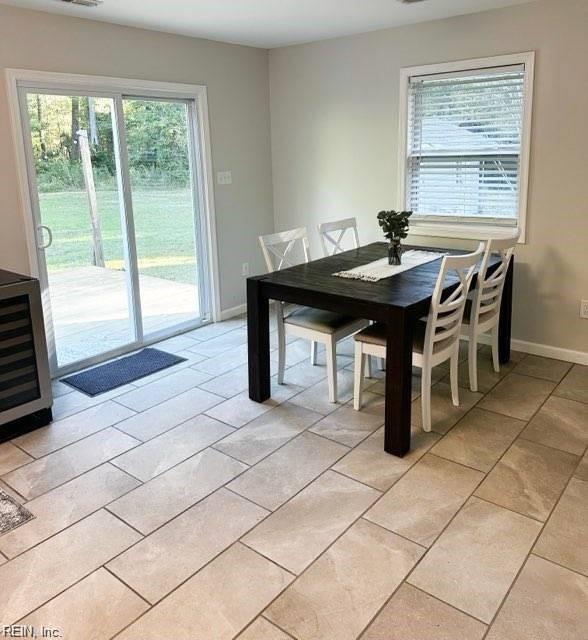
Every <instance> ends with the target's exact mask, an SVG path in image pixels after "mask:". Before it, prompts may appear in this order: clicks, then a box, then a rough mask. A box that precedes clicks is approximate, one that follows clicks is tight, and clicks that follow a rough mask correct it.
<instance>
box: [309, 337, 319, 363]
mask: <svg viewBox="0 0 588 640" xmlns="http://www.w3.org/2000/svg"><path fill="white" fill-rule="evenodd" d="M317 356H318V342H315V341H314V340H312V341H311V343H310V364H311V366H313V367H314V366H315V365H316V361H317Z"/></svg>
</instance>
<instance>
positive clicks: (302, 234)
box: [259, 227, 310, 272]
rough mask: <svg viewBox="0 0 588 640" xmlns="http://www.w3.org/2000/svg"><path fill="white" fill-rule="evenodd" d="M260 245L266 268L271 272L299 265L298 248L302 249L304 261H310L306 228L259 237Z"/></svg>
mask: <svg viewBox="0 0 588 640" xmlns="http://www.w3.org/2000/svg"><path fill="white" fill-rule="evenodd" d="M259 244H260V245H261V250H262V252H263V257H264V258H265V264H266V267H267V268H268V271H270V272H271V271H279V270H280V269H285V268H286V267H294V266H296V265H297V264H299V260H298V259H297V258H298V257H300V254H299V253H298V254H297V248H298V246H301V247H302V257H303V259H304V261H305V262H309V261H310V253H309V248H308V236H307V234H306V227H299V228H298V229H290V230H289V231H280V232H278V233H270V234H269V235H267V236H259Z"/></svg>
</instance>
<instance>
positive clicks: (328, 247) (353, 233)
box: [313, 218, 385, 378]
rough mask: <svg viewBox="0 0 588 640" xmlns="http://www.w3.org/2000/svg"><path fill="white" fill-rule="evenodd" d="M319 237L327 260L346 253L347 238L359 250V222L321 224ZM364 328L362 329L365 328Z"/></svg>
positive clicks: (369, 363)
mask: <svg viewBox="0 0 588 640" xmlns="http://www.w3.org/2000/svg"><path fill="white" fill-rule="evenodd" d="M317 229H318V232H319V237H320V239H321V245H322V248H323V255H324V256H325V258H327V257H329V256H334V255H336V254H338V253H343V251H346V250H347V249H346V248H345V245H344V244H343V243H344V242H345V243H346V244H347V237H350V238H351V242H349V243H348V244H351V245H352V246H351V248H352V249H358V248H359V233H358V231H357V220H356V219H355V218H343V219H342V220H333V221H332V222H321V224H319V225H318V226H317ZM370 324H371V323H370V321H369V320H366V322H365V325H364V327H368V326H369V325H370ZM364 327H362V329H363V328H364ZM313 353H314V354H315V355H314V356H313V357H314V358H316V344H315V346H313ZM378 366H379V369H380V370H381V371H383V370H384V368H385V367H384V361H383V360H380V362H379V365H378ZM373 368H374V367H373V366H372V358H371V357H370V358H368V361H367V368H366V372H365V376H366V378H371V377H372V371H373Z"/></svg>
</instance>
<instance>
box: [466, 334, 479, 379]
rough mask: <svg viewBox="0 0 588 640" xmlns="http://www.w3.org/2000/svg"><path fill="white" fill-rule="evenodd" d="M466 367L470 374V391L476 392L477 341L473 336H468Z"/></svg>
mask: <svg viewBox="0 0 588 640" xmlns="http://www.w3.org/2000/svg"><path fill="white" fill-rule="evenodd" d="M468 367H469V372H470V389H471V390H472V391H477V390H478V341H477V340H476V337H475V336H474V335H473V334H470V341H469V342H468Z"/></svg>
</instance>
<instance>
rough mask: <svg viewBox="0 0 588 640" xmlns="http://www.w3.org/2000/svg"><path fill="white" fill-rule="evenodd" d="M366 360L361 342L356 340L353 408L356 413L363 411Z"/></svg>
mask: <svg viewBox="0 0 588 640" xmlns="http://www.w3.org/2000/svg"><path fill="white" fill-rule="evenodd" d="M368 357H369V356H368ZM364 358H365V356H364V355H363V349H362V347H361V342H359V341H358V340H356V341H355V369H354V373H355V375H354V377H353V408H354V409H355V410H356V411H359V410H360V409H361V396H362V391H363V370H364V363H365V360H364Z"/></svg>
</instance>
